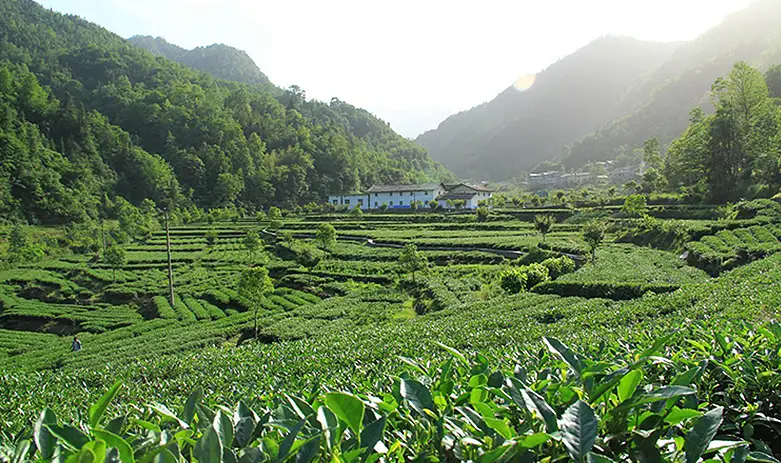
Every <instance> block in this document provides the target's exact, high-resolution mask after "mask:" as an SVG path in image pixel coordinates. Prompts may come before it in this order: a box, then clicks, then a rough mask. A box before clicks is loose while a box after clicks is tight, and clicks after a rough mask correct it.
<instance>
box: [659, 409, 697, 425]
mask: <svg viewBox="0 0 781 463" xmlns="http://www.w3.org/2000/svg"><path fill="white" fill-rule="evenodd" d="M699 416H702V412H700V411H697V410H692V409H690V408H678V407H673V409H672V411H671V412H670V413H668V414H667V416H666V417H665V418H664V421H665V422H666V423H669V424H672V425H676V424H678V423H681V422H683V421H685V420H688V419H690V418H697V417H699Z"/></svg>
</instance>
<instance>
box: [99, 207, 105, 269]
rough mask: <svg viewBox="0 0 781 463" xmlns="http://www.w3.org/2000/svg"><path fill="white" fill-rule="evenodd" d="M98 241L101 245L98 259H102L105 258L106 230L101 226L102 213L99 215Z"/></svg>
mask: <svg viewBox="0 0 781 463" xmlns="http://www.w3.org/2000/svg"><path fill="white" fill-rule="evenodd" d="M100 241H101V244H102V247H103V252H102V253H101V257H100V260H103V259H105V258H106V230H105V227H104V226H103V214H101V215H100Z"/></svg>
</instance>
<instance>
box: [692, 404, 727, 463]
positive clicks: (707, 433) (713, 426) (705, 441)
mask: <svg viewBox="0 0 781 463" xmlns="http://www.w3.org/2000/svg"><path fill="white" fill-rule="evenodd" d="M723 415H724V408H723V407H716V408H714V409H713V410H711V411H709V412H708V413H706V414H704V415H703V416H701V417H700V418H699V419H698V420H697V422H696V423H695V424H694V427H693V428H692V429H691V431H689V433H688V434H687V435H686V443H685V444H684V445H683V450H684V453H685V455H686V463H696V462H697V460H699V459H700V456H702V454H703V452H705V449H707V448H708V445H709V444H710V441H711V440H713V438H714V437H715V436H716V432H717V431H718V430H719V426H721V421H722V419H723Z"/></svg>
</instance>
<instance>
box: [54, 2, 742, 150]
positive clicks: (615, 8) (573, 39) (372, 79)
mask: <svg viewBox="0 0 781 463" xmlns="http://www.w3.org/2000/svg"><path fill="white" fill-rule="evenodd" d="M39 1H40V3H41V4H43V5H44V6H46V7H50V8H53V9H54V10H56V11H60V12H63V13H70V14H77V15H79V16H82V17H84V18H86V19H88V20H90V21H93V22H95V23H98V24H100V25H101V26H104V27H106V28H108V29H109V30H111V31H113V32H116V33H117V34H119V35H121V36H123V37H130V36H132V35H152V36H161V37H163V38H165V39H166V40H167V41H169V42H171V43H174V44H176V45H179V46H182V47H185V48H193V47H197V46H202V45H209V44H212V43H224V44H227V45H231V46H233V47H236V48H239V49H242V50H246V51H247V52H248V53H249V55H250V56H251V57H252V58H253V60H254V61H255V62H256V63H257V65H258V66H259V67H260V69H261V71H263V72H264V73H265V74H266V75H267V76H268V77H269V78H270V79H271V81H272V82H274V83H275V84H276V85H278V86H281V87H288V86H290V85H293V84H295V85H298V86H300V87H302V88H303V89H305V90H306V92H307V96H308V97H310V98H316V99H319V100H323V101H328V100H330V98H331V97H333V96H337V97H339V98H340V99H342V100H344V101H348V102H350V103H352V104H354V105H356V106H360V107H363V108H366V109H368V110H370V111H371V112H373V113H375V114H376V115H378V116H379V117H381V118H382V119H384V120H386V121H389V122H390V123H391V125H392V126H393V127H394V128H395V129H396V130H397V131H399V132H400V133H402V134H403V135H405V136H408V137H414V136H416V135H418V134H419V133H421V132H422V131H425V130H428V129H432V128H435V127H436V126H437V125H438V124H439V122H441V121H442V120H443V119H444V118H446V117H447V116H449V115H450V114H453V113H454V112H458V111H462V110H465V109H469V108H470V107H472V106H475V105H477V104H480V103H482V102H484V101H487V100H490V99H491V98H493V97H494V96H495V95H496V94H498V93H499V92H501V91H502V90H504V89H505V88H507V87H509V86H510V85H515V86H516V88H520V87H519V85H520V86H523V85H527V87H526V88H528V85H530V84H531V83H532V82H529V78H528V77H524V76H526V75H528V74H534V73H536V72H539V71H540V70H542V69H544V68H545V67H547V66H548V65H550V64H551V63H553V62H555V61H556V60H558V59H560V58H563V57H564V56H566V55H568V54H570V53H572V52H573V51H575V50H577V49H578V48H580V47H582V46H584V45H586V44H587V43H588V42H589V41H591V40H593V39H595V38H597V37H600V36H603V35H624V36H631V37H636V38H640V39H645V40H655V41H681V40H690V39H693V38H695V37H696V36H698V35H699V34H700V33H702V32H704V31H705V30H707V29H708V28H710V27H712V26H715V25H716V24H718V23H719V22H720V21H721V20H722V19H723V17H724V16H725V15H727V14H729V13H730V12H733V11H736V10H739V9H741V8H743V7H745V6H747V5H748V4H749V3H750V0H655V1H643V2H640V1H634V0H633V1H627V0H596V1H582V0H545V1H543V0H538V1H528V0H518V1H481V2H452V1H445V0H435V1H431V0H427V1H420V0H396V1H392V2H391V1H383V2H380V1H371V2H367V1H365V0H360V1H359V0H349V1H331V2H323V1H315V0H286V1H265V0H227V1H224V0H135V1H133V2H128V1H126V0H39Z"/></svg>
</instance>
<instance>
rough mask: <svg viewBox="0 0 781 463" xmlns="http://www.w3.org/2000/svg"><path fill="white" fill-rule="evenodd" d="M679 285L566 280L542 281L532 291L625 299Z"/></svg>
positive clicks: (667, 290) (675, 287) (671, 288)
mask: <svg viewBox="0 0 781 463" xmlns="http://www.w3.org/2000/svg"><path fill="white" fill-rule="evenodd" d="M678 288H679V286H677V285H651V284H641V283H605V282H595V283H572V282H566V281H548V282H545V283H541V284H539V285H537V286H535V287H534V288H532V291H533V292H535V293H538V294H556V295H559V296H566V297H586V298H601V299H613V300H616V301H624V300H629V299H637V298H638V297H641V296H643V295H644V294H645V293H647V292H654V293H671V292H673V291H675V290H677V289H678Z"/></svg>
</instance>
